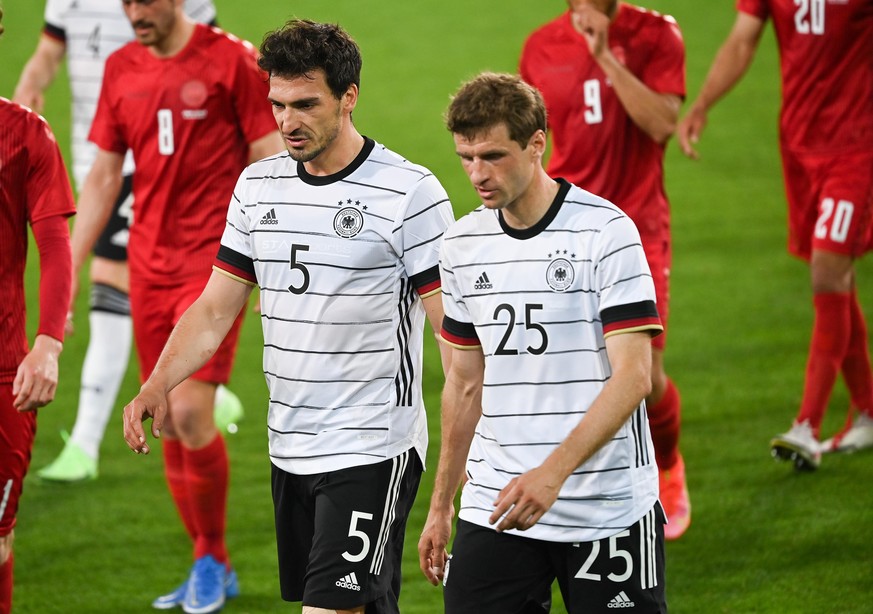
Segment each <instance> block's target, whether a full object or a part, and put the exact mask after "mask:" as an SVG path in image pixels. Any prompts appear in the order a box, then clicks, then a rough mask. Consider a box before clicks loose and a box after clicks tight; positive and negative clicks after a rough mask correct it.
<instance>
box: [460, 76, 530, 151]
mask: <svg viewBox="0 0 873 614" xmlns="http://www.w3.org/2000/svg"><path fill="white" fill-rule="evenodd" d="M500 123H503V124H505V125H506V128H507V130H508V131H509V138H511V139H512V140H513V141H515V142H516V143H518V144H519V145H520V146H521V148H522V149H525V148H527V145H528V143H529V142H530V138H531V137H532V136H533V135H534V133H535V132H536V131H537V130H542V131H543V132H545V131H546V105H545V103H544V102H543V97H542V95H540V93H539V91H538V90H537V89H536V88H535V87H533V86H531V85H528V84H527V83H525V82H524V81H522V80H521V78H520V77H517V76H515V75H510V74H506V73H493V72H483V73H481V74H479V75H478V76H476V77H475V78H473V79H471V80H470V81H467V82H466V83H464V84H463V85H462V86H461V89H459V90H458V92H457V93H456V94H455V95H454V96H453V97H452V102H451V104H450V105H449V109H448V111H447V112H446V127H447V128H448V129H449V131H450V132H452V133H453V134H460V135H461V136H463V137H465V138H473V137H475V136H476V135H477V134H481V133H482V132H484V131H486V130H488V129H489V128H492V127H494V126H496V125H498V124H500Z"/></svg>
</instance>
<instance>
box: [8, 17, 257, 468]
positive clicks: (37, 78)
mask: <svg viewBox="0 0 873 614" xmlns="http://www.w3.org/2000/svg"><path fill="white" fill-rule="evenodd" d="M184 8H185V12H186V13H187V14H188V15H190V16H191V17H192V19H194V20H195V21H199V22H203V23H214V22H215V6H214V5H213V4H212V0H185V2H184ZM133 39H134V35H133V29H132V28H131V25H130V22H129V21H128V19H127V17H126V16H125V15H124V11H123V10H122V3H121V2H120V1H119V0H47V2H46V5H45V27H44V28H43V31H42V34H41V36H40V39H39V43H38V44H37V47H36V50H35V51H34V53H33V55H32V56H31V58H30V59H29V60H28V62H27V64H26V65H25V67H24V70H23V71H22V73H21V77H20V79H19V81H18V85H17V87H16V88H15V95H14V101H15V102H17V103H19V104H22V105H25V106H28V107H31V108H32V109H34V110H35V111H37V112H42V109H43V106H44V105H43V102H44V94H45V91H46V90H47V89H48V87H49V86H50V85H51V84H52V82H53V81H54V78H55V76H56V74H57V72H58V69H59V68H60V65H61V63H62V62H63V60H64V58H65V57H66V59H67V72H68V74H69V79H70V89H71V90H72V98H73V100H72V115H73V129H72V140H73V142H72V150H73V175H74V177H75V180H76V184H77V186H78V188H79V189H81V187H82V183H83V182H84V180H85V176H86V175H87V174H88V171H89V170H90V169H91V165H92V164H93V162H94V157H95V155H96V152H97V147H96V146H95V145H94V144H93V143H91V142H90V141H88V132H89V131H90V129H91V122H92V120H93V119H94V112H95V110H96V108H97V99H98V98H99V96H100V86H101V84H102V82H103V65H104V63H105V61H106V58H107V57H109V55H110V54H111V53H112V52H113V51H115V50H116V49H119V48H120V47H122V46H123V45H124V44H125V43H128V42H130V41H132V40H133ZM133 167H134V165H133V157H132V156H131V155H130V154H128V156H127V158H126V159H125V161H124V181H123V183H122V188H121V192H120V193H119V195H118V198H117V200H116V202H115V206H114V208H113V213H112V217H111V218H110V219H109V223H108V224H107V225H106V228H105V229H104V231H103V233H102V235H101V236H100V239H99V240H98V242H97V244H96V245H95V247H94V255H93V257H92V259H91V267H90V279H91V293H90V306H91V311H90V314H89V316H88V321H89V324H90V327H89V328H90V336H89V338H88V350H87V353H86V354H85V361H84V363H83V365H82V379H81V385H80V388H79V408H78V411H77V414H76V423H75V425H74V427H73V431H72V434H71V435H70V438H69V439H68V440H67V442H66V445H65V446H64V449H63V450H62V452H61V453H60V455H59V456H58V457H57V458H56V459H55V460H54V461H53V462H52V463H50V464H49V465H48V466H46V467H43V468H42V469H40V470H39V471H38V472H37V474H38V475H39V476H40V477H41V478H43V479H46V480H53V481H59V482H76V481H79V480H84V479H88V478H95V477H97V471H98V460H99V456H100V443H101V442H102V440H103V434H104V432H105V431H106V424H107V422H108V420H109V416H110V415H111V413H112V408H113V405H114V404H115V398H116V396H117V395H118V389H119V387H120V386H121V381H122V379H123V378H124V374H125V372H126V371H127V363H128V360H129V358H130V348H131V337H132V329H131V320H130V299H129V297H128V294H129V283H128V272H127V237H128V228H129V226H130V224H131V223H132V222H133V195H132V194H131V187H132V175H133ZM74 293H75V290H74ZM67 328H68V330H67V332H68V333H69V332H72V321H68V326H67ZM216 397H217V399H219V401H217V402H216V420H217V422H218V423H219V424H221V425H226V424H227V423H228V422H232V421H235V420H238V419H239V418H240V412H241V411H242V405H241V404H240V402H239V399H238V398H237V397H236V395H234V394H233V393H231V392H230V391H228V390H226V389H225V388H224V387H223V386H221V387H220V388H219V391H218V392H217V393H216Z"/></svg>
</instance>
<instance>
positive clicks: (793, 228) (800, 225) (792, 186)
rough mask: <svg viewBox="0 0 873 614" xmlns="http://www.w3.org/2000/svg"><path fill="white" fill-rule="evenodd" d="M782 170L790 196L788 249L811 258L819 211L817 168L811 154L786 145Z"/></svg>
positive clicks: (783, 152)
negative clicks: (793, 150)
mask: <svg viewBox="0 0 873 614" xmlns="http://www.w3.org/2000/svg"><path fill="white" fill-rule="evenodd" d="M782 174H783V179H784V181H785V195H786V197H787V199H788V251H789V252H790V253H791V254H793V255H795V256H797V257H798V258H803V259H804V260H809V258H810V256H811V255H812V230H813V228H814V227H815V220H816V217H817V212H818V193H819V189H820V184H819V178H818V172H817V170H816V168H815V166H814V165H813V164H811V162H810V160H809V159H808V158H806V157H804V156H801V155H799V154H797V153H795V152H792V151H790V150H787V149H784V148H783V149H782Z"/></svg>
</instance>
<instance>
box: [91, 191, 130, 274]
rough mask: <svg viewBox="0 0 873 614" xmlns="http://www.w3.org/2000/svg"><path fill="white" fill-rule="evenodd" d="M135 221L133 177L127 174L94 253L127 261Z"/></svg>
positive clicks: (109, 258)
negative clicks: (132, 226)
mask: <svg viewBox="0 0 873 614" xmlns="http://www.w3.org/2000/svg"><path fill="white" fill-rule="evenodd" d="M132 222H133V177H132V176H131V175H126V176H125V177H124V181H122V183H121V191H120V192H119V193H118V200H116V201H115V206H114V207H113V208H112V215H111V216H110V217H109V221H108V222H106V227H105V228H104V229H103V232H102V233H100V236H99V237H98V238H97V243H95V244H94V255H95V256H100V257H101V258H107V259H108V260H116V261H127V239H128V236H129V234H130V225H131V223H132Z"/></svg>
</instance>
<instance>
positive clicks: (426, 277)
mask: <svg viewBox="0 0 873 614" xmlns="http://www.w3.org/2000/svg"><path fill="white" fill-rule="evenodd" d="M409 281H411V282H412V285H413V286H415V289H416V290H417V291H418V294H419V295H420V296H423V297H427V296H430V295H431V294H433V293H434V292H436V291H437V290H439V289H440V287H442V284H441V283H440V267H439V265H434V266H432V267H431V268H429V269H427V270H426V271H422V272H421V273H416V274H415V275H413V276H412V277H410V278H409Z"/></svg>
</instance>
